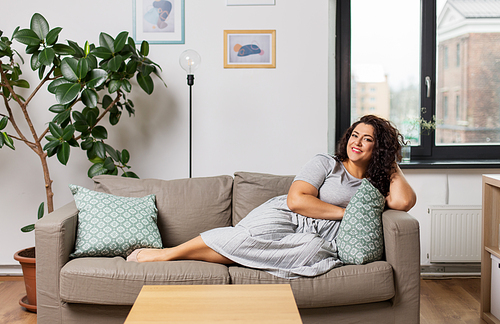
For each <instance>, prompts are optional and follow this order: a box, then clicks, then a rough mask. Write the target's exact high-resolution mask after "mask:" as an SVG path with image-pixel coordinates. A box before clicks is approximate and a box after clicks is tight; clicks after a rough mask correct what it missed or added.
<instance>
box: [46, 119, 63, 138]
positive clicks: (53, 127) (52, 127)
mask: <svg viewBox="0 0 500 324" xmlns="http://www.w3.org/2000/svg"><path fill="white" fill-rule="evenodd" d="M49 131H50V133H51V134H52V136H54V137H55V138H58V139H61V138H62V134H63V130H62V128H61V127H59V125H57V124H56V123H53V122H50V123H49Z"/></svg>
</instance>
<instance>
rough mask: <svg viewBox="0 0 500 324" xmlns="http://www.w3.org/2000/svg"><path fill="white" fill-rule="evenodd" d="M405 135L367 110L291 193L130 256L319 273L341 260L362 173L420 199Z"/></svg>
mask: <svg viewBox="0 0 500 324" xmlns="http://www.w3.org/2000/svg"><path fill="white" fill-rule="evenodd" d="M401 142H402V136H401V134H400V133H399V132H398V130H397V129H396V128H394V127H393V126H392V125H391V124H390V122H389V121H387V120H385V119H382V118H379V117H376V116H373V115H368V116H364V117H362V118H361V119H360V120H359V121H358V122H356V123H354V124H353V125H352V126H351V127H350V128H349V129H348V130H347V131H346V133H345V134H344V136H343V138H342V139H341V141H340V143H339V146H338V149H337V152H336V155H335V157H332V156H330V155H326V154H319V155H317V156H315V157H314V158H313V159H312V160H311V161H309V162H308V163H307V164H306V165H305V166H304V167H303V169H302V171H301V172H300V173H299V174H298V175H297V176H296V177H295V179H294V182H293V183H292V185H291V187H290V190H289V192H288V195H284V196H279V197H275V198H272V199H270V200H269V201H267V202H266V203H264V204H262V205H261V206H259V207H257V208H256V209H254V210H253V211H252V212H250V213H249V214H248V215H247V216H246V217H245V218H244V219H243V220H241V222H239V223H238V224H237V225H236V226H235V227H223V228H216V229H213V230H209V231H207V232H204V233H201V235H200V236H198V237H196V238H194V239H192V240H190V241H188V242H186V243H183V244H181V245H179V246H176V247H173V248H165V249H139V250H136V251H134V252H133V253H132V254H131V255H130V256H129V257H128V259H127V260H128V261H136V262H149V261H172V260H201V261H208V262H215V263H221V264H231V263H238V264H241V265H243V266H247V267H251V268H257V269H262V270H265V271H267V272H269V273H271V274H273V275H276V276H278V277H282V278H289V279H291V278H297V277H300V276H316V275H320V274H322V273H325V272H327V271H329V270H331V269H332V268H334V267H336V266H340V265H342V261H340V260H339V258H338V255H337V247H336V244H335V238H336V236H337V233H338V230H339V225H340V221H341V220H342V217H343V215H344V211H345V207H346V206H347V204H348V203H349V200H350V199H351V197H352V196H353V195H354V193H355V192H356V190H357V189H358V187H359V185H360V184H361V180H362V179H363V178H368V179H369V180H370V182H371V183H372V184H373V185H374V186H375V187H376V188H377V189H378V190H379V191H380V192H381V193H382V194H383V195H384V196H386V201H387V207H388V208H392V209H397V210H404V211H408V210H409V209H410V208H412V207H413V205H414V204H415V202H416V196H415V193H414V192H413V190H412V188H411V187H410V185H409V184H408V182H407V181H406V179H405V178H404V176H403V173H402V172H401V170H400V169H399V167H398V165H397V163H396V161H395V159H396V157H397V159H398V160H400V159H401V155H400V150H401Z"/></svg>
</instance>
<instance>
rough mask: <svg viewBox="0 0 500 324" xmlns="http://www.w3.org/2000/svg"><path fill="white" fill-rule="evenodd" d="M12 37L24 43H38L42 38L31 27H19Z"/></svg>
mask: <svg viewBox="0 0 500 324" xmlns="http://www.w3.org/2000/svg"><path fill="white" fill-rule="evenodd" d="M14 39H15V40H17V41H18V42H19V43H21V44H24V45H39V44H40V43H41V42H42V40H41V39H40V38H39V37H38V35H37V34H36V33H35V32H34V31H32V30H31V29H21V30H18V31H17V33H15V34H14Z"/></svg>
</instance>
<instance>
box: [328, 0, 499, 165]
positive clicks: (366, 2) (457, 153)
mask: <svg viewBox="0 0 500 324" xmlns="http://www.w3.org/2000/svg"><path fill="white" fill-rule="evenodd" d="M476 4H477V2H475V1H473V0H470V1H464V0H461V1H458V0H406V1H400V0H379V1H372V0H343V1H337V11H336V14H337V18H336V24H337V25H336V29H337V30H336V34H337V37H336V38H337V41H336V98H337V104H336V106H337V110H336V128H335V136H336V138H337V139H339V138H340V137H341V135H342V134H343V133H344V132H345V130H346V129H347V128H348V127H349V126H350V124H351V123H352V122H353V121H355V120H357V119H358V118H359V117H360V116H361V115H362V114H363V111H362V110H361V109H356V107H355V106H354V105H353V106H351V103H355V102H359V101H360V98H355V97H354V96H359V95H358V94H357V93H359V92H361V91H359V92H358V91H356V90H355V88H356V87H358V89H364V88H365V87H366V89H370V90H371V89H374V91H375V92H374V93H372V92H370V96H371V97H374V98H376V104H373V105H372V104H371V105H370V108H369V109H368V110H369V112H370V113H374V114H377V115H380V116H382V117H385V118H388V119H390V120H391V121H392V122H393V123H395V124H396V126H397V127H398V128H399V129H400V131H401V132H402V133H403V134H404V136H405V139H407V140H410V141H411V143H412V161H421V162H425V161H427V162H431V161H457V160H473V161H477V160H479V159H483V160H490V161H491V160H492V161H493V162H492V164H495V163H497V162H500V160H499V158H500V86H497V84H498V82H499V81H498V80H499V77H498V76H499V75H500V64H499V63H498V62H496V61H495V56H494V55H491V53H492V52H500V29H498V30H495V26H496V24H500V18H497V20H496V21H495V23H494V24H492V26H491V30H488V29H487V28H485V24H487V23H488V21H491V20H488V19H487V18H485V19H484V23H483V24H478V23H477V19H481V18H478V16H479V17H481V15H482V14H483V15H484V17H491V15H492V12H491V11H492V10H494V11H495V13H496V11H499V12H498V15H497V16H498V17H500V10H497V9H494V8H489V7H487V8H471V6H475V5H476ZM471 10H472V11H473V12H474V13H475V15H474V16H475V17H476V18H474V19H475V22H474V21H470V23H468V20H473V19H472V18H471V19H469V18H468V17H469V13H470V12H471ZM481 10H484V13H482V11H481ZM457 15H458V16H460V15H462V17H460V19H462V20H463V21H464V25H465V26H464V25H460V26H459V27H460V28H456V29H453V19H456V17H457ZM386 22H387V23H386ZM479 25H480V26H481V27H480V28H479V27H478V26H479ZM395 26H397V28H395ZM388 35H390V37H388ZM472 49H473V50H472ZM455 50H456V53H453V52H455ZM461 53H469V54H472V53H473V55H469V56H470V58H469V57H468V56H467V57H466V56H462V55H461ZM454 61H455V62H454ZM351 86H352V88H351ZM472 86H473V88H472ZM381 98H383V100H382V99H381ZM450 109H451V111H450ZM453 110H455V111H453ZM421 119H423V120H425V121H427V122H432V121H434V122H435V127H436V129H435V130H431V131H429V132H426V131H424V130H423V129H422V128H421V124H420V123H419V122H420V120H421ZM492 146H495V147H492ZM496 166H497V167H498V165H496Z"/></svg>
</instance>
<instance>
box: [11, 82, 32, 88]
mask: <svg viewBox="0 0 500 324" xmlns="http://www.w3.org/2000/svg"><path fill="white" fill-rule="evenodd" d="M9 83H10V84H11V85H13V86H16V87H19V88H25V89H28V88H29V87H30V84H29V83H28V81H26V80H17V81H11V82H9Z"/></svg>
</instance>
